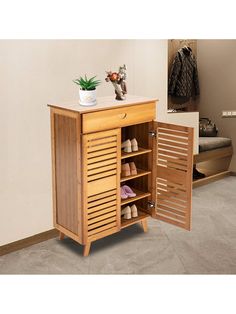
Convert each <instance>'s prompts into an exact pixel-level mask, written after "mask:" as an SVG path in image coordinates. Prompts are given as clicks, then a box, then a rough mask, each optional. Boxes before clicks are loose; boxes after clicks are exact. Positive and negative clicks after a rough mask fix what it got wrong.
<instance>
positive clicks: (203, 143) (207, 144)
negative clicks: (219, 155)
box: [199, 137, 231, 152]
mask: <svg viewBox="0 0 236 314" xmlns="http://www.w3.org/2000/svg"><path fill="white" fill-rule="evenodd" d="M226 146H231V139H230V138H227V137H199V152H205V151H208V150H213V149H217V148H221V147H226Z"/></svg>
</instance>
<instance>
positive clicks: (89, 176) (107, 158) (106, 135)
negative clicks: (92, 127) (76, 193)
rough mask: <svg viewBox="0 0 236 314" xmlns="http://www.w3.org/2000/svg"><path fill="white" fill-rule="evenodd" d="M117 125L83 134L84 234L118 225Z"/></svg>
mask: <svg viewBox="0 0 236 314" xmlns="http://www.w3.org/2000/svg"><path fill="white" fill-rule="evenodd" d="M120 137H121V135H120V129H115V130H109V131H104V132H97V133H92V134H86V135H83V155H84V156H83V171H84V176H83V177H84V179H83V180H84V218H85V233H86V235H85V238H87V240H88V241H89V240H95V239H99V238H101V237H103V236H105V235H109V234H111V233H113V232H117V231H118V230H119V228H120V182H119V180H120V151H121V147H120V143H121V138H120Z"/></svg>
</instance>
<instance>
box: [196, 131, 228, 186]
mask: <svg viewBox="0 0 236 314" xmlns="http://www.w3.org/2000/svg"><path fill="white" fill-rule="evenodd" d="M232 155H233V147H232V143H231V139H229V138H225V137H199V154H196V155H194V164H195V165H196V167H197V169H198V170H199V171H200V172H202V173H204V174H205V175H206V177H205V178H202V179H198V180H194V181H193V187H197V186H201V185H204V184H207V183H209V182H212V181H216V180H218V179H221V178H223V177H225V176H227V175H230V171H229V165H230V161H231V157H232Z"/></svg>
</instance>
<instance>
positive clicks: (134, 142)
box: [131, 138, 138, 152]
mask: <svg viewBox="0 0 236 314" xmlns="http://www.w3.org/2000/svg"><path fill="white" fill-rule="evenodd" d="M131 149H132V152H137V151H138V142H137V140H136V138H133V139H132V140H131Z"/></svg>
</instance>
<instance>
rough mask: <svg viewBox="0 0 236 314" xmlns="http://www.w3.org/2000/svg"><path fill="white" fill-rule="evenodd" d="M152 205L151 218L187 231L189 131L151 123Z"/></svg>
mask: <svg viewBox="0 0 236 314" xmlns="http://www.w3.org/2000/svg"><path fill="white" fill-rule="evenodd" d="M154 127H155V131H156V132H155V133H156V143H155V144H156V145H154V146H156V147H155V149H154V152H155V153H156V156H157V159H156V169H155V172H156V204H155V209H154V213H153V217H154V218H157V219H159V220H163V221H165V222H167V223H170V224H173V225H176V226H179V227H182V228H184V229H187V230H190V228H191V207H192V171H193V128H190V127H185V126H179V125H174V124H168V123H162V122H154Z"/></svg>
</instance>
